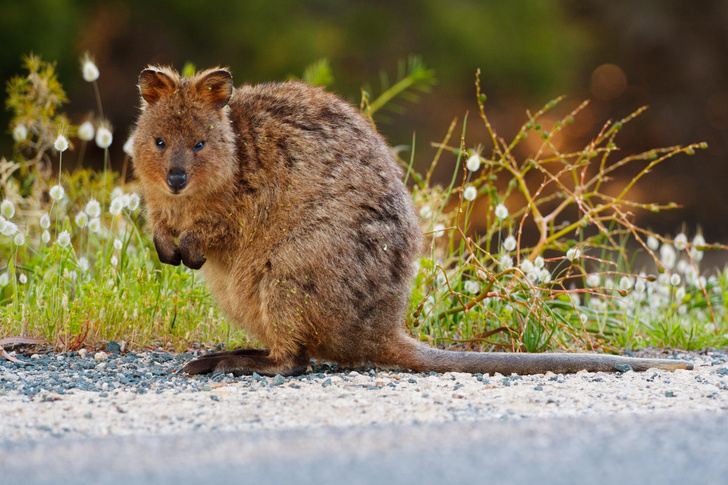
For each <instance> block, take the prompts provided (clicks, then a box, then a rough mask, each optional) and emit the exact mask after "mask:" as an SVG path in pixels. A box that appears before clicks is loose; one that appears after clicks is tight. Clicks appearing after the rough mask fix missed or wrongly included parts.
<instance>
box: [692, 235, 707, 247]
mask: <svg viewBox="0 0 728 485" xmlns="http://www.w3.org/2000/svg"><path fill="white" fill-rule="evenodd" d="M693 245H694V246H697V247H699V248H700V247H702V246H705V238H704V237H703V235H702V234H696V235H695V237H694V238H693Z"/></svg>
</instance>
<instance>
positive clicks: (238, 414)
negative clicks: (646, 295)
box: [0, 351, 728, 444]
mask: <svg viewBox="0 0 728 485" xmlns="http://www.w3.org/2000/svg"><path fill="white" fill-rule="evenodd" d="M655 353H659V352H655V351H652V352H649V351H648V352H643V353H642V356H655V355H654V354H655ZM648 354H652V355H648ZM672 355H674V356H675V357H676V358H682V359H686V360H690V361H692V362H693V363H694V365H695V370H693V371H681V370H679V371H675V372H667V371H660V370H650V371H648V372H644V373H635V372H632V371H628V372H625V373H623V374H606V373H586V372H582V373H578V374H573V375H554V374H549V373H547V374H545V375H537V376H516V375H512V376H502V375H499V374H496V375H493V376H488V375H485V376H482V375H478V374H475V375H471V374H461V373H446V374H439V375H434V374H433V375H430V374H417V373H402V372H391V371H382V370H373V369H372V370H369V369H359V370H345V369H338V368H336V367H335V366H333V367H332V366H328V365H322V366H314V367H313V369H312V371H311V372H309V373H307V374H306V375H303V376H299V377H294V378H283V377H281V376H276V377H272V378H271V377H261V376H257V375H254V376H252V377H239V378H235V377H232V375H221V374H218V375H214V376H212V377H207V376H203V377H184V376H179V375H177V374H176V372H177V371H179V369H181V368H182V366H183V365H184V363H185V362H187V361H188V360H189V359H191V358H192V356H191V355H190V354H180V355H176V356H173V355H170V354H168V353H153V352H147V353H141V354H134V353H128V354H126V355H121V354H120V353H118V352H110V353H98V354H95V355H94V354H91V353H89V354H86V355H83V356H82V355H79V354H78V353H77V352H71V353H68V354H56V353H48V354H44V355H34V356H33V357H29V356H24V355H16V358H18V359H21V360H22V361H23V362H24V363H23V364H16V363H13V362H10V361H4V360H2V361H0V416H3V419H2V420H0V443H5V444H9V443H13V442H23V441H41V440H45V439H47V438H49V437H55V438H84V437H97V436H108V435H116V436H126V435H135V436H144V435H171V434H182V433H190V432H205V431H252V430H264V429H276V430H294V429H313V428H321V427H352V426H366V425H374V424H377V425H385V424H390V423H392V424H396V425H406V424H412V423H447V422H453V421H476V420H477V421H483V420H518V419H523V418H544V417H572V416H599V415H620V414H621V415H628V414H654V413H693V412H699V411H700V412H711V411H714V412H720V411H723V412H725V411H726V410H728V354H726V353H725V352H722V351H704V352H700V353H676V354H670V356H672ZM659 356H662V357H664V356H665V355H659Z"/></svg>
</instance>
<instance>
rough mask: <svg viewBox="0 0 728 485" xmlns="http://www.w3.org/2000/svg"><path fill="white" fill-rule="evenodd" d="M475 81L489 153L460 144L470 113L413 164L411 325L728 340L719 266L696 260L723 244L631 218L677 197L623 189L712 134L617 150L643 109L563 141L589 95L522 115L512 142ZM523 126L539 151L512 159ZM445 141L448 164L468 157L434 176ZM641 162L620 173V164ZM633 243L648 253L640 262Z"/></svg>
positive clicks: (578, 337)
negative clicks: (566, 107)
mask: <svg viewBox="0 0 728 485" xmlns="http://www.w3.org/2000/svg"><path fill="white" fill-rule="evenodd" d="M476 86H477V88H478V92H477V96H478V105H479V112H480V117H481V120H482V122H483V125H484V130H485V134H486V137H487V140H488V143H489V144H490V146H491V148H490V149H491V152H490V153H489V154H488V155H487V156H485V155H483V154H482V153H483V147H482V145H481V146H478V147H477V148H475V149H469V150H468V149H466V148H465V146H466V145H465V139H464V133H465V123H464V124H463V137H461V143H460V145H459V146H457V147H456V146H451V145H448V141H449V139H450V138H451V137H452V133H453V130H454V127H455V122H453V124H452V125H451V127H450V130H449V132H448V135H447V137H446V139H445V141H444V142H443V143H441V144H435V145H434V146H435V147H437V148H438V153H437V155H436V157H435V160H434V162H433V166H432V168H431V169H430V171H429V172H428V173H427V174H426V176H425V177H424V178H422V177H417V176H415V179H416V184H415V187H414V193H413V197H414V200H415V203H416V204H417V205H418V206H419V207H420V209H419V214H420V218H421V223H422V226H423V227H424V228H425V229H426V230H428V231H429V242H430V245H429V254H428V255H427V256H426V257H424V258H422V259H421V261H420V264H419V273H418V276H417V279H416V281H415V288H414V290H413V297H412V301H411V306H412V317H411V319H410V321H409V324H410V327H411V329H412V330H413V332H416V333H419V335H420V336H421V338H423V339H426V340H433V341H436V342H440V341H444V342H457V343H460V344H467V346H469V347H478V348H486V349H492V348H506V349H510V350H527V351H538V350H545V349H548V348H560V349H567V348H575V347H576V348H586V349H594V348H603V349H611V348H614V347H622V348H633V347H636V346H644V345H658V346H678V347H682V348H695V347H703V346H706V345H713V346H721V345H726V344H728V322H727V321H726V311H725V308H724V306H725V305H724V298H723V295H724V289H725V277H724V276H723V277H721V276H720V275H718V274H712V275H707V274H704V273H703V270H702V269H701V266H700V261H701V260H702V256H703V251H704V250H707V249H725V247H724V246H721V245H708V244H706V242H705V239H704V238H703V237H702V235H700V234H697V235H695V237H694V238H693V240H692V241H689V240H688V238H687V236H686V235H685V234H683V233H681V234H678V235H677V236H676V237H675V238H674V239H671V238H668V237H662V236H659V235H657V234H653V233H651V232H650V231H647V230H645V229H642V228H640V227H638V226H636V225H635V224H634V222H633V221H634V217H635V214H634V213H635V212H636V211H639V210H649V211H652V212H658V211H660V210H663V209H671V208H674V207H676V205H675V204H673V203H668V204H663V205H660V204H656V203H643V202H636V201H634V200H630V199H629V197H628V195H629V193H630V189H632V188H633V187H634V186H635V184H636V183H637V182H638V181H639V180H640V179H641V178H642V177H643V176H645V175H646V174H647V173H648V172H650V171H651V170H653V169H654V168H655V167H656V166H657V165H658V164H660V163H661V162H663V161H664V160H666V159H668V158H670V157H673V156H675V155H678V154H687V155H692V154H694V153H695V151H696V150H698V149H703V148H706V145H705V144H701V143H699V144H692V145H689V146H685V147H679V146H678V147H669V148H662V149H655V150H650V151H648V152H646V153H641V154H636V155H629V156H625V157H623V158H619V159H615V155H616V153H617V151H618V149H617V145H616V137H617V135H618V133H619V132H620V131H621V130H622V129H623V127H624V126H625V125H626V124H627V123H628V122H629V121H631V120H632V119H633V118H634V117H635V116H637V115H639V114H640V113H641V112H642V111H643V109H640V110H638V111H637V112H635V113H633V114H632V115H630V116H628V117H627V118H625V119H623V120H620V121H619V122H617V123H613V124H612V123H607V124H606V125H605V126H604V127H603V128H602V130H601V131H600V132H599V133H598V134H597V136H596V137H595V138H594V139H593V140H592V141H591V142H590V143H589V144H587V146H585V147H584V148H583V149H581V150H577V151H573V152H572V151H568V150H567V151H564V148H562V146H563V145H564V143H562V139H560V138H559V136H560V133H561V132H562V130H564V129H565V128H566V127H568V126H569V125H571V124H572V123H574V122H575V119H576V117H577V116H578V113H579V111H581V110H582V109H583V108H584V107H585V106H586V103H583V104H582V105H580V106H579V107H578V108H577V109H575V110H574V111H573V112H571V113H568V114H567V115H566V116H564V117H561V118H557V117H555V116H553V115H550V113H551V112H552V111H553V110H554V109H555V108H556V107H557V105H558V102H559V101H560V99H557V100H554V101H552V102H550V103H548V104H547V105H546V106H545V107H544V108H543V109H541V110H540V111H538V112H537V113H535V114H533V115H532V114H530V113H528V114H527V118H526V121H525V123H524V124H523V126H522V127H521V129H520V130H519V132H518V133H517V134H516V136H515V138H514V139H513V141H512V142H510V143H508V144H507V143H506V142H505V141H503V140H502V139H501V138H499V137H498V136H497V134H496V133H495V131H494V130H493V128H492V126H491V124H490V122H489V120H488V118H487V116H486V114H485V109H484V103H485V100H486V98H485V96H484V95H482V94H481V92H480V81H479V78H478V82H477V83H476ZM466 121H467V119H466ZM527 138H533V139H535V140H536V141H535V142H533V141H532V142H531V143H530V144H529V147H533V152H532V153H528V155H526V156H525V157H523V158H519V157H517V156H516V155H515V152H516V148H517V147H518V146H519V145H520V144H522V143H523V142H524V140H526V139H527ZM443 153H452V154H453V155H454V156H455V158H456V167H459V166H460V164H461V163H462V160H465V163H464V167H463V169H462V171H459V169H458V168H456V173H455V175H454V177H453V179H452V181H451V183H450V185H449V186H448V187H445V188H443V187H436V186H435V187H433V186H432V184H431V183H430V177H431V174H432V171H433V168H434V166H435V164H436V163H437V162H438V160H439V158H440V157H441V155H442V154H443ZM640 164H641V165H640ZM638 165H640V166H639V169H638V173H637V175H636V176H633V177H631V178H629V179H628V180H627V182H626V183H625V182H624V181H623V180H622V177H620V171H622V172H624V168H625V167H628V166H629V167H630V168H633V167H634V166H638ZM458 176H460V187H459V188H458V187H457V186H456V182H457V180H458ZM612 179H614V180H616V182H611V183H610V180H612ZM618 184H621V185H618ZM608 189H609V190H608ZM614 194H617V195H614ZM569 219H571V220H572V221H573V222H570V221H569ZM476 222H477V224H476ZM474 226H476V227H477V229H479V230H480V232H481V234H478V233H477V231H476V228H475V227H474ZM526 236H528V237H530V238H531V239H533V237H534V236H535V237H536V238H537V239H536V242H535V244H532V245H530V246H529V245H527V244H526V243H525V242H524V241H525V239H526ZM639 253H646V254H647V255H648V256H649V259H651V264H645V269H641V268H640V269H638V273H637V274H634V270H635V268H636V265H635V264H634V263H633V261H634V256H635V254H639ZM645 263H647V262H646V261H645ZM641 264H642V263H641ZM650 271H651V272H655V271H657V272H658V276H655V275H653V274H648V272H650Z"/></svg>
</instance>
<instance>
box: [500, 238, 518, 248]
mask: <svg viewBox="0 0 728 485" xmlns="http://www.w3.org/2000/svg"><path fill="white" fill-rule="evenodd" d="M516 243H517V241H516V238H515V237H513V236H508V237H507V238H506V240H505V241H503V249H505V250H506V251H513V250H514V249H516Z"/></svg>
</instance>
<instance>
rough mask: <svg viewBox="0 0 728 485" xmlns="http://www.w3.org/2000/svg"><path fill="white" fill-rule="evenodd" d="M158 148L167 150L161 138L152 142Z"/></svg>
mask: <svg viewBox="0 0 728 485" xmlns="http://www.w3.org/2000/svg"><path fill="white" fill-rule="evenodd" d="M154 143H155V144H156V145H157V146H158V147H159V148H167V144H166V143H164V140H162V139H161V138H157V139H156V140H155V142H154Z"/></svg>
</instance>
